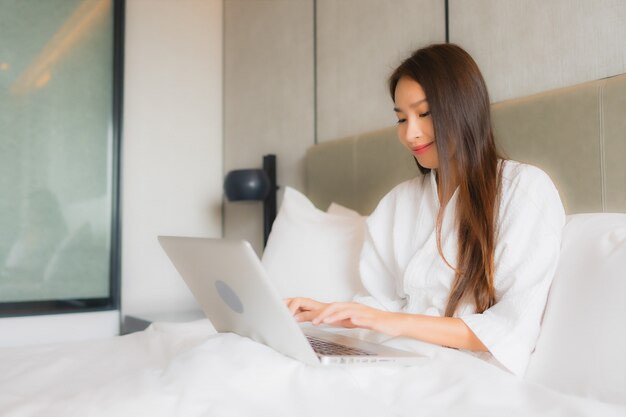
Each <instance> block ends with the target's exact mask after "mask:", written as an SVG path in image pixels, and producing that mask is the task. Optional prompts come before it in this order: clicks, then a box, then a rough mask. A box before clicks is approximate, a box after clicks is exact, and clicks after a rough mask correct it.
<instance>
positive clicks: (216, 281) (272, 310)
mask: <svg viewBox="0 0 626 417" xmlns="http://www.w3.org/2000/svg"><path fill="white" fill-rule="evenodd" d="M159 242H160V244H161V246H162V247H163V249H164V250H165V252H166V253H167V255H168V256H169V258H170V259H171V261H172V263H173V264H174V266H175V267H176V269H177V270H178V272H179V273H180V275H181V276H182V278H183V279H184V280H185V282H186V283H187V285H188V286H189V289H190V290H191V292H192V293H193V295H194V296H195V298H196V300H197V301H198V304H199V305H200V307H201V308H202V310H203V311H204V314H206V316H207V318H208V319H209V320H210V321H211V323H213V326H214V327H215V329H216V330H218V331H220V332H233V333H237V334H239V335H241V336H246V337H249V338H251V339H253V340H256V341H257V342H260V343H263V344H265V345H267V346H270V347H272V348H274V349H275V350H277V351H279V352H281V353H283V354H285V355H287V356H290V357H292V358H295V359H298V360H300V361H302V362H305V363H308V364H313V365H319V364H323V365H327V364H348V363H367V364H381V363H385V364H390V363H395V364H402V365H411V364H415V363H418V362H420V361H423V360H424V357H423V356H419V355H417V354H415V353H412V352H406V351H402V350H397V349H392V348H389V347H386V346H382V345H378V344H374V343H369V342H366V341H362V340H358V339H354V338H349V337H345V336H341V335H337V334H333V333H330V332H326V331H323V330H320V329H318V328H315V327H313V326H312V325H310V326H300V325H299V324H298V322H297V321H296V320H295V319H294V318H293V316H292V315H291V313H290V311H289V309H288V308H287V305H286V304H285V301H284V300H283V299H282V298H281V297H280V295H279V294H278V292H277V290H276V289H275V287H274V286H273V285H272V282H271V281H270V279H269V277H268V276H267V274H266V272H265V270H264V268H263V265H262V264H261V262H260V260H259V258H258V257H257V255H256V253H255V252H254V250H253V249H252V247H251V246H250V244H249V243H248V242H246V241H243V240H241V241H233V240H225V239H206V238H191V237H175V236H159Z"/></svg>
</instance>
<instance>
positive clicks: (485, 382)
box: [0, 320, 626, 417]
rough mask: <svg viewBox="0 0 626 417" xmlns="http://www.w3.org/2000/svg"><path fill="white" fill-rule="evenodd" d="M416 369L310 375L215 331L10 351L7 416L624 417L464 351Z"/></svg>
mask: <svg viewBox="0 0 626 417" xmlns="http://www.w3.org/2000/svg"><path fill="white" fill-rule="evenodd" d="M389 344H391V345H396V346H399V347H404V348H411V349H413V350H418V351H421V352H422V353H424V354H425V355H426V357H425V358H424V361H423V363H422V364H420V365H418V366H412V367H389V366H375V367H374V366H345V367H329V368H322V367H312V366H308V365H304V364H302V363H300V362H297V361H295V360H292V359H290V358H288V357H285V356H283V355H281V354H279V353H277V352H275V351H274V350H272V349H270V348H268V347H266V346H264V345H261V344H258V343H256V342H253V341H251V340H249V339H246V338H242V337H240V336H237V335H234V334H216V333H215V331H214V330H213V328H212V327H211V325H210V324H209V322H208V321H207V320H200V321H197V322H191V323H184V324H165V323H157V324H154V325H153V326H151V327H150V328H149V329H148V330H146V331H144V332H139V333H134V334H131V335H127V336H120V337H115V338H112V339H106V340H99V341H89V342H82V343H71V344H59V345H48V346H38V347H27V348H2V349H0V416H3V417H8V416H11V417H13V416H15V417H17V416H19V417H22V416H23V417H26V416H37V417H48V416H81V417H87V416H150V417H156V416H184V417H191V416H309V415H310V416H481V417H484V416H507V417H509V416H568V417H570V416H594V417H596V416H607V417H608V416H621V417H623V416H624V415H625V414H626V407H624V406H619V405H612V404H606V403H601V402H596V401H593V400H589V399H583V398H577V397H573V396H567V395H563V394H560V393H557V392H554V391H551V390H549V389H546V388H543V387H540V386H538V385H534V384H531V383H529V382H527V381H524V380H521V379H519V378H518V377H515V376H513V375H511V374H509V373H507V372H505V371H503V370H501V369H499V368H497V367H495V366H493V365H491V364H489V363H486V362H484V361H482V360H480V359H477V358H475V357H473V356H470V355H468V354H465V353H463V352H459V351H454V350H451V349H445V348H438V347H434V346H431V345H426V344H420V343H417V344H415V343H413V342H409V341H406V340H397V339H396V340H391V341H390V342H389Z"/></svg>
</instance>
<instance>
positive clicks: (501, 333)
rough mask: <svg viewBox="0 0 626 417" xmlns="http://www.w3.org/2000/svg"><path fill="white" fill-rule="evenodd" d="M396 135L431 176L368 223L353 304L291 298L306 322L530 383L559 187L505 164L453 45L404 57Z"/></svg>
mask: <svg viewBox="0 0 626 417" xmlns="http://www.w3.org/2000/svg"><path fill="white" fill-rule="evenodd" d="M389 87H390V93H391V97H392V99H393V101H394V111H395V113H396V115H397V117H398V127H397V129H398V137H399V139H400V141H401V142H402V144H403V145H404V146H405V147H406V148H407V149H408V151H409V152H411V153H412V154H413V156H414V157H415V159H416V162H417V165H418V167H419V169H420V171H421V172H422V173H423V174H424V175H423V176H419V177H417V178H414V179H412V180H409V181H406V182H404V183H402V184H400V185H398V186H396V187H395V188H394V189H393V190H392V191H391V192H390V193H389V194H387V195H386V196H385V197H384V198H383V199H382V200H381V201H380V203H379V205H378V207H377V208H376V210H375V211H374V212H373V213H372V215H371V216H370V217H369V219H368V222H367V226H368V227H367V233H366V235H367V236H366V241H365V243H364V246H363V250H362V253H361V262H360V273H361V279H362V282H363V285H364V288H365V289H366V290H367V291H368V292H369V294H368V295H364V296H359V297H357V298H356V299H355V300H354V302H350V303H330V304H326V303H320V302H317V301H315V300H311V299H306V298H294V299H290V300H288V306H289V309H290V310H291V312H292V313H293V314H294V316H295V318H296V319H297V320H298V321H312V322H313V323H314V324H321V323H324V324H331V325H339V326H344V327H360V328H366V329H371V330H375V331H379V332H382V333H386V334H388V335H392V336H408V337H412V338H415V339H419V340H422V341H426V342H430V343H435V344H439V345H442V346H448V347H452V348H458V349H466V350H471V351H478V352H490V353H491V354H492V355H493V357H494V358H495V359H497V360H498V361H499V362H500V363H501V364H502V365H504V366H505V367H506V368H508V369H509V370H510V371H511V372H513V373H516V374H523V372H524V370H525V369H526V365H527V363H528V359H529V356H530V353H531V352H532V350H533V348H534V345H535V342H536V339H537V336H538V334H539V325H540V321H541V316H542V312H543V309H544V306H545V302H546V298H547V294H548V289H549V286H550V283H551V280H552V277H553V275H554V271H555V269H556V264H557V259H558V254H559V247H560V241H561V229H562V227H563V225H564V222H565V214H564V210H563V205H562V203H561V200H560V198H559V194H558V192H557V190H556V188H555V187H554V185H553V183H552V182H551V180H550V178H549V177H548V176H547V175H546V174H545V173H544V172H543V171H541V170H540V169H538V168H536V167H533V166H531V165H525V164H521V163H518V162H514V161H510V160H504V159H501V158H499V157H498V154H497V152H496V148H495V144H494V136H493V131H492V127H491V118H490V105H489V96H488V94H487V88H486V86H485V82H484V80H483V77H482V76H481V74H480V71H479V69H478V67H477V65H476V63H475V62H474V61H473V59H472V58H471V57H470V56H469V54H467V52H465V51H464V50H463V49H461V48H460V47H458V46H456V45H453V44H441V45H432V46H429V47H426V48H423V49H420V50H418V51H416V52H415V53H413V54H412V55H411V56H410V57H409V58H408V59H406V60H405V61H404V62H403V63H402V64H401V65H400V66H399V67H398V68H397V69H396V70H395V71H394V73H393V74H392V75H391V77H390V80H389Z"/></svg>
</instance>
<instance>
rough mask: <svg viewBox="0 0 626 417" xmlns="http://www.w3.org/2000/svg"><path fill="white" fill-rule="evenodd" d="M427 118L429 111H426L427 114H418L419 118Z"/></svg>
mask: <svg viewBox="0 0 626 417" xmlns="http://www.w3.org/2000/svg"><path fill="white" fill-rule="evenodd" d="M427 116H430V110H428V111H427V112H425V113H420V114H419V117H427Z"/></svg>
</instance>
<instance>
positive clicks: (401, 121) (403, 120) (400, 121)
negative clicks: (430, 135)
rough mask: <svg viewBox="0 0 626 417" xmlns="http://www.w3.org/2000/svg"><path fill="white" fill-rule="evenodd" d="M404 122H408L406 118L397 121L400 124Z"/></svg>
mask: <svg viewBox="0 0 626 417" xmlns="http://www.w3.org/2000/svg"><path fill="white" fill-rule="evenodd" d="M404 122H406V119H398V122H397V123H398V124H401V123H404Z"/></svg>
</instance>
